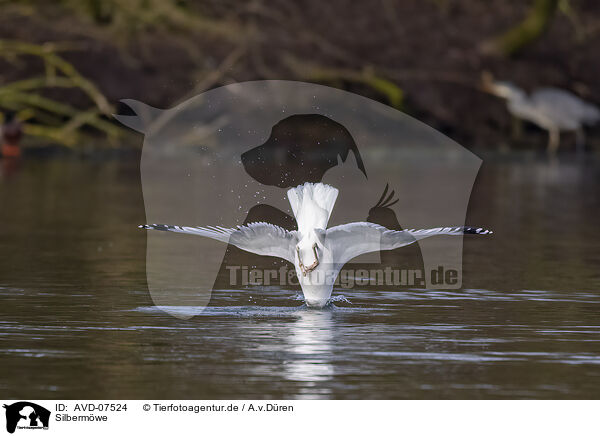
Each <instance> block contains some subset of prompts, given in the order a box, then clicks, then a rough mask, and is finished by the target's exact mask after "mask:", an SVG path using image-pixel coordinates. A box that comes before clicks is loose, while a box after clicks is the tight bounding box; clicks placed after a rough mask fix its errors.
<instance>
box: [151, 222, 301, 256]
mask: <svg viewBox="0 0 600 436" xmlns="http://www.w3.org/2000/svg"><path fill="white" fill-rule="evenodd" d="M140 228H141V229H147V230H163V231H167V232H176V233H187V234H190V235H199V236H205V237H207V238H212V239H216V240H217V241H222V242H227V243H229V244H231V245H235V246H236V247H238V248H241V249H242V250H245V251H249V252H250V253H255V254H260V255H263V256H276V257H281V258H282V259H285V260H287V261H289V262H292V263H294V249H295V247H296V244H297V243H298V235H297V232H296V231H292V232H289V231H287V230H285V229H283V228H281V227H279V226H276V225H273V224H269V223H250V224H247V225H244V226H237V227H236V228H233V229H230V228H225V227H220V226H207V227H185V226H171V225H166V224H147V225H144V226H140Z"/></svg>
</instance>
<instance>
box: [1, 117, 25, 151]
mask: <svg viewBox="0 0 600 436" xmlns="http://www.w3.org/2000/svg"><path fill="white" fill-rule="evenodd" d="M0 133H1V135H2V149H1V151H2V153H1V154H2V156H4V157H19V156H20V155H21V148H20V147H19V142H20V141H21V137H22V136H23V125H22V124H21V122H20V121H19V120H18V119H17V117H16V116H15V114H14V113H13V112H9V113H7V114H6V116H5V118H4V123H3V124H2V127H1V128H0Z"/></svg>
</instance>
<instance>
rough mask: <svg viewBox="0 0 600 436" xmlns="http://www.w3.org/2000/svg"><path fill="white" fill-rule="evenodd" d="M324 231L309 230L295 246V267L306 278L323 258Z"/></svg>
mask: <svg viewBox="0 0 600 436" xmlns="http://www.w3.org/2000/svg"><path fill="white" fill-rule="evenodd" d="M324 242H325V231H324V230H320V229H315V230H311V231H310V232H308V233H307V234H305V235H304V236H303V237H302V239H300V241H298V244H297V245H296V265H297V266H298V268H300V271H302V274H303V275H304V276H306V275H307V274H309V273H310V272H311V271H313V270H314V269H316V268H317V267H318V266H319V264H320V262H321V260H322V257H323V250H324V248H325V247H324Z"/></svg>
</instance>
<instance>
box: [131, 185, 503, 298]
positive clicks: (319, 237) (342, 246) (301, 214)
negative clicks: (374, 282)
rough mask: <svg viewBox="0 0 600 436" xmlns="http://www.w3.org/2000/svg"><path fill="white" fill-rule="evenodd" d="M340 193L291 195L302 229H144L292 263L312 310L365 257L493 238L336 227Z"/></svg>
mask: <svg viewBox="0 0 600 436" xmlns="http://www.w3.org/2000/svg"><path fill="white" fill-rule="evenodd" d="M338 192H339V191H338V190H337V189H336V188H334V187H332V186H329V185H326V184H323V183H304V184H303V185H299V186H297V187H295V188H291V189H289V190H288V191H287V196H288V200H289V202H290V205H291V207H292V211H293V213H294V217H295V219H296V223H297V225H298V230H293V231H288V230H285V229H283V228H281V227H279V226H276V225H273V224H270V223H265V222H255V223H250V224H246V225H240V226H237V227H235V228H225V227H221V226H205V227H186V226H174V225H166V224H146V225H142V226H139V227H140V228H142V229H147V230H163V231H168V232H176V233H186V234H191V235H198V236H204V237H207V238H211V239H216V240H218V241H222V242H225V243H229V244H231V245H234V246H236V247H238V248H240V249H242V250H245V251H248V252H250V253H255V254H259V255H263V256H275V257H280V258H282V259H285V260H287V261H288V262H290V263H292V264H293V265H294V267H295V269H296V274H297V276H298V280H299V282H300V286H301V287H302V293H303V294H304V300H305V302H306V305H307V306H308V307H312V308H322V307H324V306H326V305H327V303H328V301H329V299H330V297H331V293H332V291H333V284H334V282H335V280H336V278H337V276H338V274H339V272H340V270H341V269H342V267H343V266H344V265H345V264H346V263H347V262H349V261H350V260H352V259H354V258H355V257H357V256H360V255H362V254H366V253H371V252H375V251H380V250H394V249H396V248H399V247H403V246H405V245H409V244H412V243H414V242H416V241H418V240H420V239H424V238H428V237H430V236H436V235H457V236H458V235H464V234H478V235H487V234H491V233H492V232H491V231H490V230H486V229H483V228H481V227H480V228H476V227H467V226H461V227H437V228H432V229H421V230H414V229H413V230H389V229H387V228H386V227H383V226H380V225H378V224H374V223H369V222H353V223H348V224H343V225H339V226H335V227H331V228H327V223H328V221H329V218H330V216H331V212H332V211H333V207H334V205H335V201H336V199H337V196H338Z"/></svg>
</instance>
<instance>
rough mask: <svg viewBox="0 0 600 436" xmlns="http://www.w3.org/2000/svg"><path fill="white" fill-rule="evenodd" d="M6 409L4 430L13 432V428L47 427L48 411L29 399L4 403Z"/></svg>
mask: <svg viewBox="0 0 600 436" xmlns="http://www.w3.org/2000/svg"><path fill="white" fill-rule="evenodd" d="M4 408H5V409H6V431H8V432H9V433H14V432H15V429H17V428H19V429H47V428H48V424H49V421H50V411H49V410H48V409H46V408H44V407H42V406H39V405H37V404H35V403H31V402H29V401H19V402H17V403H13V404H11V405H6V404H5V405H4Z"/></svg>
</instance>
